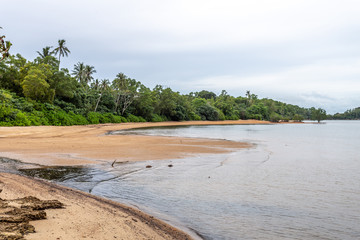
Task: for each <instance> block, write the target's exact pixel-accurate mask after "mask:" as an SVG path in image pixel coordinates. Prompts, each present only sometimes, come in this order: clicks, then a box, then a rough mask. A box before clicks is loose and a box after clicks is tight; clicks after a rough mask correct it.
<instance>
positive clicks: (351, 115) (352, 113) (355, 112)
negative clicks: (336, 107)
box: [330, 107, 360, 120]
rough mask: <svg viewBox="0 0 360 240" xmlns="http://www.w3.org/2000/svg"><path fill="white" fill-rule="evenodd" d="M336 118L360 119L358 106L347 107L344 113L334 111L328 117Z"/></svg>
mask: <svg viewBox="0 0 360 240" xmlns="http://www.w3.org/2000/svg"><path fill="white" fill-rule="evenodd" d="M330 118H331V119H337V120H359V119H360V107H358V108H354V109H349V110H347V111H345V112H344V113H336V114H334V115H333V116H331V117H330Z"/></svg>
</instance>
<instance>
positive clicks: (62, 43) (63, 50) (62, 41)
mask: <svg viewBox="0 0 360 240" xmlns="http://www.w3.org/2000/svg"><path fill="white" fill-rule="evenodd" d="M65 42H66V41H65V39H60V40H59V41H58V43H59V46H58V47H57V48H55V49H54V51H53V53H54V54H55V55H57V54H59V67H60V57H64V56H66V57H67V56H68V55H69V53H71V52H70V50H69V49H68V48H67V47H65Z"/></svg>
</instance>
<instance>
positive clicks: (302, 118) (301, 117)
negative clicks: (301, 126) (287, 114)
mask: <svg viewBox="0 0 360 240" xmlns="http://www.w3.org/2000/svg"><path fill="white" fill-rule="evenodd" d="M293 120H295V121H298V122H302V121H304V117H303V116H301V115H299V114H295V116H294V117H293Z"/></svg>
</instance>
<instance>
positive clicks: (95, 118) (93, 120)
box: [87, 112, 101, 124]
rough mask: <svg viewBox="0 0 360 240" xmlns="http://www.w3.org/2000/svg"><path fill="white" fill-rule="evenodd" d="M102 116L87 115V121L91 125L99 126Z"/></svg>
mask: <svg viewBox="0 0 360 240" xmlns="http://www.w3.org/2000/svg"><path fill="white" fill-rule="evenodd" d="M100 117H101V114H100V113H97V112H89V113H88V114H87V120H88V122H89V123H90V124H99V123H100Z"/></svg>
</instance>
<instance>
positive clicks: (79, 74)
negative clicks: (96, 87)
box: [72, 62, 85, 84]
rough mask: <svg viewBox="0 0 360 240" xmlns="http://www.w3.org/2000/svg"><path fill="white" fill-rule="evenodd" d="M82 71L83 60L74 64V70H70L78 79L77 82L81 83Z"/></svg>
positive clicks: (82, 78) (83, 69)
mask: <svg viewBox="0 0 360 240" xmlns="http://www.w3.org/2000/svg"><path fill="white" fill-rule="evenodd" d="M84 72H85V64H84V63H83V62H78V63H77V64H75V65H74V70H73V71H72V75H73V76H74V77H75V78H76V80H78V81H79V83H81V84H83V80H84Z"/></svg>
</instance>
